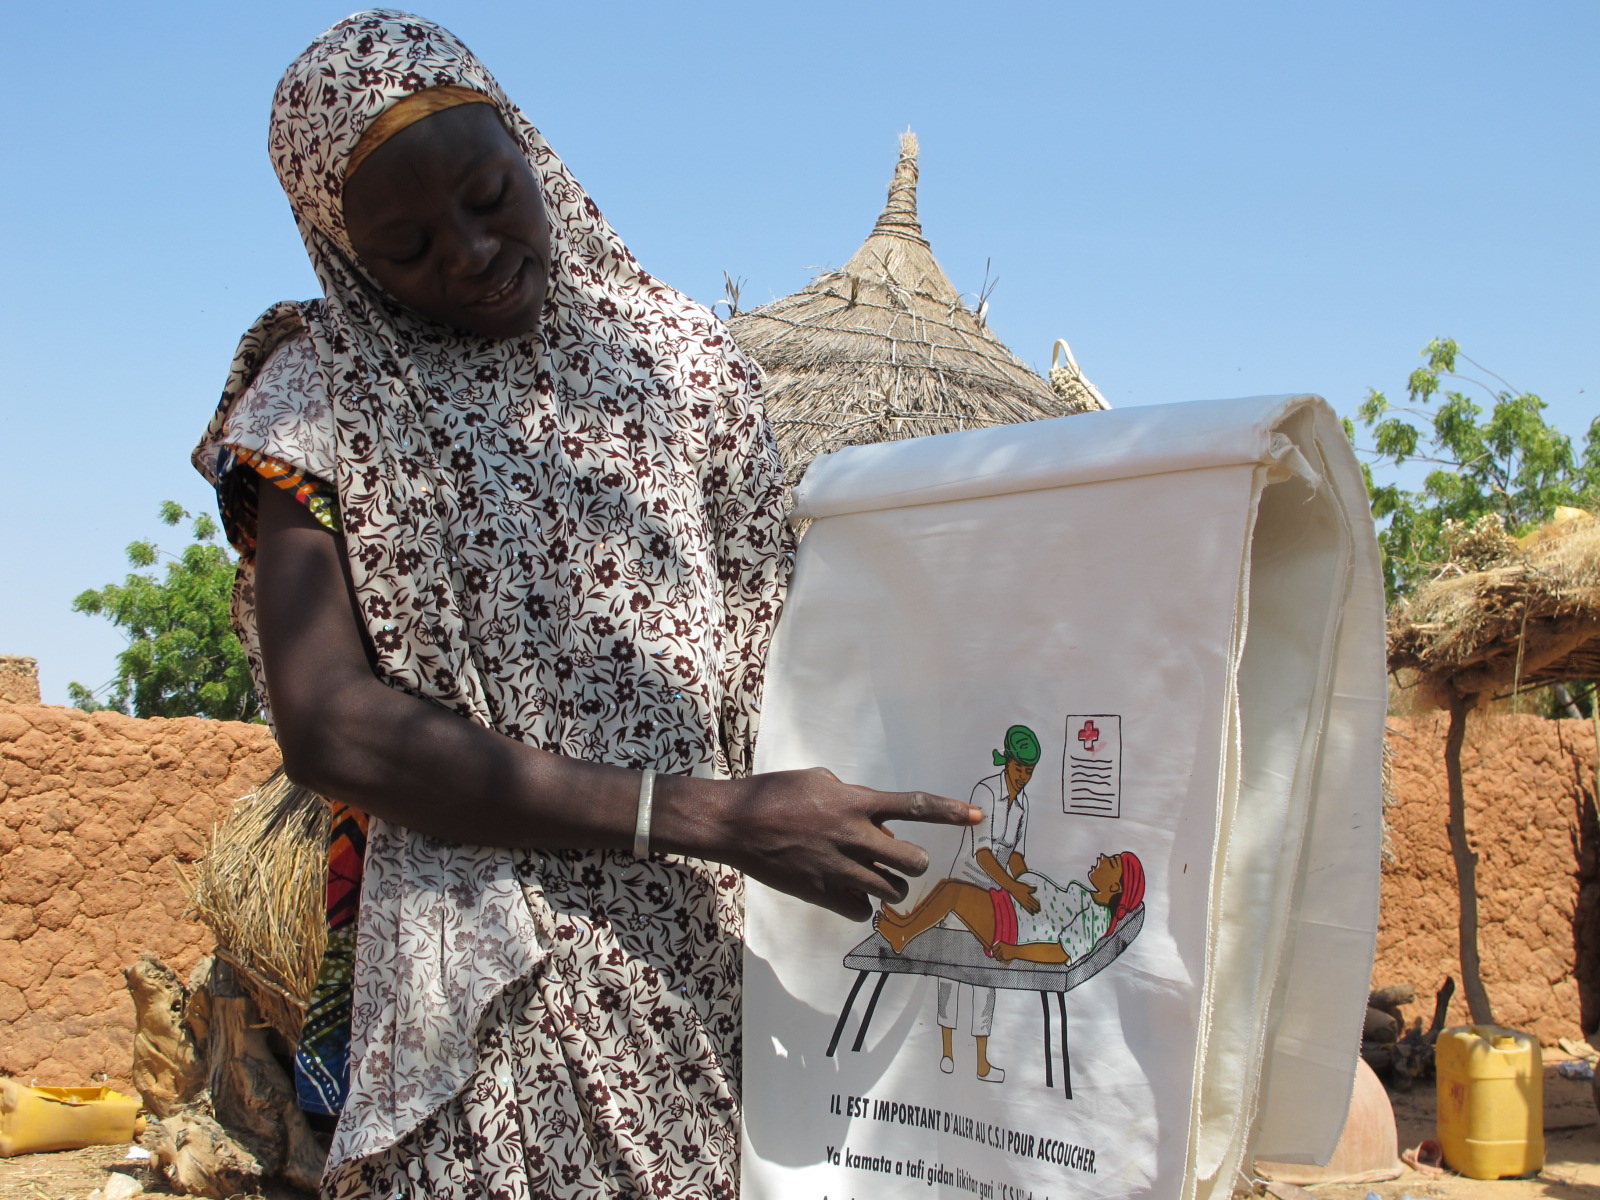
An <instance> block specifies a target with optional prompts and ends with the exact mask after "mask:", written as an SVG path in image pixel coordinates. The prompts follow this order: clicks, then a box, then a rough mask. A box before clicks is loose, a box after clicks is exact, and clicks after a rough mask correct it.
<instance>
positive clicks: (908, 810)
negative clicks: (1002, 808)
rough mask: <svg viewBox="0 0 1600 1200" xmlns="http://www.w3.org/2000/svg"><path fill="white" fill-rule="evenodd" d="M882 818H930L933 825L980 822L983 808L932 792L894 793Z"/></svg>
mask: <svg viewBox="0 0 1600 1200" xmlns="http://www.w3.org/2000/svg"><path fill="white" fill-rule="evenodd" d="M889 796H890V803H889V804H888V805H886V806H885V809H884V811H883V812H882V814H881V818H882V819H883V820H886V821H926V822H928V823H929V824H933V825H976V824H977V823H978V822H979V821H981V820H983V810H982V809H981V808H976V807H974V806H973V805H971V804H968V803H967V802H966V801H965V800H952V799H951V798H950V797H949V796H935V795H934V794H933V793H931V792H891V793H889Z"/></svg>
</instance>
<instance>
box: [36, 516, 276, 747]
mask: <svg viewBox="0 0 1600 1200" xmlns="http://www.w3.org/2000/svg"><path fill="white" fill-rule="evenodd" d="M161 520H162V521H163V522H164V523H165V524H167V525H176V524H178V523H179V522H180V521H186V520H190V514H189V513H188V512H187V511H185V510H184V508H183V507H182V506H181V505H178V504H175V503H173V502H172V501H170V500H168V501H166V502H165V503H163V504H162V505H161ZM191 531H192V533H193V535H194V539H195V540H194V542H193V543H192V544H191V545H189V546H187V547H185V548H184V549H183V551H182V552H181V553H179V554H176V555H172V554H166V553H165V552H163V551H161V550H160V549H158V548H157V546H156V544H155V543H154V542H134V543H133V544H132V545H131V546H129V547H128V562H129V563H131V564H132V565H133V566H134V567H136V568H141V570H136V571H135V572H133V573H132V574H130V575H129V576H128V577H127V579H125V580H124V581H123V582H122V583H120V584H116V583H108V584H106V585H105V587H103V588H100V589H99V590H98V591H95V590H90V591H87V592H84V593H83V594H82V595H80V596H79V597H78V598H77V599H76V600H74V601H73V602H72V608H73V611H74V612H81V613H88V614H89V615H91V616H99V617H105V618H106V619H107V620H109V621H110V622H111V623H112V624H113V625H116V626H117V627H119V628H120V629H122V630H124V631H125V632H126V633H127V637H128V648H127V649H126V650H124V651H123V652H122V653H121V654H119V655H118V656H117V674H116V677H115V678H114V679H112V680H111V682H110V683H108V684H106V685H105V687H104V688H101V689H99V690H100V691H104V690H106V689H109V694H108V695H107V696H106V698H105V699H104V701H101V700H99V699H97V698H96V691H95V690H92V689H90V688H86V687H84V686H83V685H82V684H81V683H72V684H69V685H68V687H67V692H68V695H69V696H70V697H71V699H72V702H73V703H74V704H75V705H77V706H78V707H79V708H87V709H96V708H110V709H114V710H116V711H117V712H123V713H131V714H132V715H133V716H137V717H215V718H218V719H221V720H232V721H250V720H256V719H259V718H258V712H259V709H260V704H259V703H258V702H257V700H256V694H255V689H254V688H253V687H252V686H251V682H250V670H249V667H248V665H247V663H246V662H245V657H244V649H243V647H241V646H240V645H239V639H238V638H237V637H235V636H234V632H233V628H232V625H231V623H230V621H229V605H230V599H231V596H232V592H233V578H234V569H235V568H234V559H233V556H232V555H231V554H229V553H228V550H227V548H226V547H225V546H223V545H222V544H220V543H218V542H217V541H216V540H215V539H216V536H217V523H216V522H215V521H213V520H212V519H211V518H210V517H208V516H206V515H205V514H201V515H200V516H197V517H194V518H193V525H192V526H191ZM160 558H166V559H167V560H168V561H167V563H166V576H165V578H161V577H159V576H157V575H156V574H155V573H154V572H153V571H150V570H148V568H151V567H154V566H155V565H156V563H157V560H158V559H160Z"/></svg>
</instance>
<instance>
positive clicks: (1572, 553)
mask: <svg viewBox="0 0 1600 1200" xmlns="http://www.w3.org/2000/svg"><path fill="white" fill-rule="evenodd" d="M1558 513H1559V516H1558V520H1557V521H1555V522H1552V523H1551V524H1550V525H1549V526H1547V527H1546V528H1544V529H1542V530H1540V531H1538V533H1537V534H1535V535H1533V536H1531V537H1528V538H1522V539H1518V540H1517V541H1512V539H1510V538H1509V537H1506V536H1505V535H1504V533H1503V531H1502V532H1501V534H1500V536H1501V538H1502V539H1503V542H1504V547H1503V551H1502V552H1501V553H1500V554H1498V555H1486V556H1485V557H1488V558H1491V559H1492V561H1489V562H1486V563H1484V564H1482V565H1481V566H1479V569H1476V570H1460V569H1454V565H1453V564H1452V565H1451V566H1450V567H1447V568H1446V569H1444V570H1441V572H1440V574H1439V576H1438V577H1437V578H1435V579H1433V580H1431V581H1430V582H1428V583H1427V584H1424V585H1423V586H1422V587H1420V588H1418V589H1417V592H1416V594H1415V595H1414V596H1413V597H1412V598H1411V599H1410V600H1409V601H1406V602H1402V603H1401V604H1399V605H1397V606H1396V608H1395V610H1394V611H1393V612H1392V613H1391V614H1390V616H1389V669H1390V670H1391V671H1395V672H1403V673H1404V675H1405V682H1406V683H1408V684H1416V685H1420V686H1421V688H1422V692H1423V695H1424V697H1425V699H1426V700H1427V701H1428V702H1429V703H1431V704H1434V705H1437V706H1438V707H1440V708H1448V707H1449V706H1450V701H1451V699H1452V697H1455V696H1473V697H1479V698H1482V699H1493V698H1496V697H1501V696H1509V695H1514V694H1516V693H1517V692H1522V691H1527V690H1528V689H1530V688H1537V687H1544V686H1546V685H1548V684H1552V683H1562V682H1565V681H1567V680H1571V679H1594V678H1596V677H1600V520H1596V518H1595V516H1594V514H1591V513H1586V512H1582V511H1579V510H1576V509H1565V510H1558ZM1479 525H1480V526H1482V525H1484V522H1479ZM1475 532H1476V533H1478V534H1479V535H1480V540H1482V539H1481V533H1482V530H1481V529H1480V530H1477V531H1475ZM1473 565H1478V564H1473Z"/></svg>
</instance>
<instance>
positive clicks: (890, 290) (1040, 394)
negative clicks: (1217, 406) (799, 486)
mask: <svg viewBox="0 0 1600 1200" xmlns="http://www.w3.org/2000/svg"><path fill="white" fill-rule="evenodd" d="M728 324H729V327H730V328H731V329H732V331H733V335H734V338H735V339H736V340H737V341H738V343H739V345H740V347H742V348H743V350H744V351H745V353H747V354H749V355H750V357H751V358H753V359H755V360H756V362H757V363H759V364H760V366H761V369H762V372H763V374H764V376H765V382H766V396H767V414H768V416H769V418H770V419H771V421H772V425H773V429H774V430H775V432H776V433H777V437H778V445H779V447H780V449H781V450H782V452H783V458H784V462H785V464H786V465H787V466H788V469H789V475H790V479H791V481H792V480H796V479H798V478H799V476H800V474H801V473H802V472H803V471H804V470H805V468H806V466H807V465H808V464H809V463H810V462H811V460H812V459H813V458H815V457H816V456H817V455H818V454H823V453H826V452H828V451H831V450H838V449H840V448H842V447H844V446H853V445H860V444H862V443H866V442H885V441H893V440H896V439H899V438H911V437H921V436H923V435H924V434H931V433H949V432H951V431H953V430H958V429H975V428H979V427H982V426H986V425H1008V424H1012V423H1015V422H1018V421H1035V420H1038V419H1039V418H1041V417H1057V416H1064V415H1066V414H1067V413H1070V412H1075V411H1080V410H1079V409H1078V408H1077V407H1075V406H1074V405H1073V404H1072V403H1070V402H1069V401H1067V400H1065V399H1063V398H1062V397H1061V396H1058V395H1057V394H1056V393H1055V392H1054V391H1053V390H1052V389H1051V387H1050V385H1049V384H1048V383H1047V382H1045V380H1044V379H1042V378H1041V377H1040V376H1039V375H1037V374H1035V373H1034V372H1033V371H1031V370H1029V368H1028V367H1027V365H1026V364H1024V363H1023V362H1022V360H1021V359H1019V358H1018V357H1017V356H1016V355H1015V354H1013V353H1012V352H1011V351H1010V350H1009V349H1007V347H1006V346H1005V344H1004V343H1003V342H1001V341H1000V339H998V338H997V337H995V336H994V334H993V333H991V332H990V331H989V329H988V327H987V325H986V324H985V323H984V322H983V321H982V320H980V319H979V317H978V315H977V314H976V313H974V312H973V311H972V310H971V309H970V308H968V307H967V305H966V303H965V302H964V301H963V300H962V299H961V295H960V293H958V292H957V291H956V289H955V287H954V285H953V284H951V282H950V280H949V279H948V278H947V277H946V276H945V273H944V271H943V269H941V268H940V266H939V264H938V262H937V261H936V260H935V259H934V257H933V251H932V250H931V249H929V247H928V239H927V238H925V237H924V236H923V235H922V224H921V222H920V221H919V220H918V218H917V138H916V135H915V134H913V133H905V134H902V135H901V136H900V161H899V162H898V163H897V164H896V166H895V169H894V179H893V181H892V182H891V183H890V184H889V200H888V203H887V204H885V205H884V208H883V212H882V214H881V215H879V217H878V223H877V224H876V225H875V226H873V229H872V233H871V235H870V236H869V237H868V238H867V240H866V241H865V242H864V243H862V246H861V248H860V249H859V250H857V251H856V252H855V254H854V255H853V256H851V258H850V261H849V262H847V263H845V265H844V266H843V267H841V268H839V269H838V270H837V271H829V272H827V273H826V274H824V275H820V276H818V277H817V278H816V279H815V280H813V281H812V282H811V284H810V285H809V286H807V287H805V288H802V289H801V290H800V291H798V292H795V293H794V294H793V295H792V296H785V297H783V298H782V299H781V300H774V301H773V302H772V303H770V304H763V305H762V306H761V307H760V308H757V309H753V310H751V311H750V312H747V313H739V314H735V315H734V316H733V317H732V318H731V319H730V320H729V322H728Z"/></svg>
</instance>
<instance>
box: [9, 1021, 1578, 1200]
mask: <svg viewBox="0 0 1600 1200" xmlns="http://www.w3.org/2000/svg"><path fill="white" fill-rule="evenodd" d="M1558 1059H1559V1055H1556V1056H1551V1055H1549V1054H1548V1052H1547V1056H1546V1062H1545V1072H1544V1129H1545V1167H1544V1170H1543V1171H1542V1172H1540V1174H1539V1176H1538V1178H1536V1179H1493V1180H1484V1179H1465V1178H1463V1177H1461V1176H1459V1175H1449V1174H1446V1175H1440V1176H1424V1175H1420V1174H1418V1173H1417V1172H1415V1171H1413V1170H1411V1169H1409V1168H1407V1169H1406V1171H1405V1173H1404V1174H1403V1175H1401V1176H1400V1178H1398V1179H1394V1180H1391V1181H1389V1182H1388V1183H1372V1184H1365V1183H1363V1184H1322V1185H1319V1186H1317V1187H1315V1188H1310V1189H1307V1190H1308V1191H1310V1192H1311V1193H1312V1194H1313V1195H1314V1196H1317V1197H1319V1198H1321V1200H1365V1197H1366V1195H1367V1193H1368V1192H1376V1193H1377V1195H1378V1196H1379V1198H1380V1200H1404V1197H1407V1196H1409V1197H1412V1198H1413V1200H1600V1120H1597V1115H1596V1112H1595V1106H1594V1098H1593V1095H1592V1093H1591V1091H1590V1087H1589V1084H1588V1083H1578V1082H1574V1081H1573V1080H1570V1079H1563V1078H1562V1077H1561V1076H1560V1075H1559V1074H1558V1073H1557V1071H1556V1063H1557V1060H1558ZM1389 1098H1390V1100H1391V1102H1392V1103H1393V1104H1394V1116H1395V1125H1396V1129H1397V1132H1398V1134H1399V1140H1400V1148H1401V1149H1402V1150H1404V1149H1406V1148H1408V1147H1411V1146H1415V1145H1417V1144H1418V1143H1419V1142H1421V1141H1422V1140H1423V1139H1424V1138H1430V1137H1432V1136H1434V1116H1435V1113H1434V1091H1433V1085H1432V1084H1431V1083H1428V1084H1419V1085H1418V1086H1416V1087H1415V1088H1413V1089H1412V1090H1411V1091H1409V1092H1391V1093H1390V1097H1389ZM126 1153H127V1150H126V1147H122V1146H90V1147H89V1148H88V1149H87V1150H64V1151H61V1152H60V1153H58V1154H23V1155H18V1156H17V1157H16V1158H4V1159H0V1200H85V1197H87V1196H88V1195H89V1193H90V1192H92V1191H93V1190H94V1189H95V1188H97V1187H100V1186H101V1185H102V1184H104V1183H105V1181H106V1179H107V1178H109V1177H110V1175H111V1173H112V1172H113V1171H119V1172H122V1173H123V1174H127V1175H132V1176H133V1177H134V1178H135V1179H139V1180H141V1181H142V1180H143V1179H144V1177H145V1164H143V1163H141V1162H129V1161H126V1159H125V1155H126ZM152 1190H156V1189H152ZM298 1195H299V1193H296V1192H292V1191H288V1190H274V1191H273V1192H271V1193H269V1195H268V1197H267V1200H294V1198H295V1197H297V1196H298Z"/></svg>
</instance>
